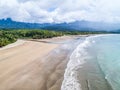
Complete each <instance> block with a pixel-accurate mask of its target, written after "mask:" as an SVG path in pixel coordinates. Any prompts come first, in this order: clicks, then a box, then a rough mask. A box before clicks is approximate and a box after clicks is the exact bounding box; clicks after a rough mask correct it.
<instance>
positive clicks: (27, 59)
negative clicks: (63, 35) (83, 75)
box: [0, 41, 67, 90]
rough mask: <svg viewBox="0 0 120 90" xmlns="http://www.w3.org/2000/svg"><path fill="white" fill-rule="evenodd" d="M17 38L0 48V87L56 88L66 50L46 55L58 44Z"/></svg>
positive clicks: (16, 89)
mask: <svg viewBox="0 0 120 90" xmlns="http://www.w3.org/2000/svg"><path fill="white" fill-rule="evenodd" d="M18 42H19V41H18ZM20 42H21V43H19V44H18V43H17V44H13V45H12V44H11V45H10V47H4V48H3V49H0V90H60V86H61V82H62V79H63V75H64V70H65V67H66V64H67V61H64V59H66V52H63V53H62V54H61V55H57V54H56V55H57V56H55V55H54V54H50V55H49V53H50V51H52V50H53V49H55V48H57V47H58V46H59V44H49V43H42V42H33V41H24V43H23V41H20ZM14 45H15V46H14ZM13 46H14V47H13ZM51 56H52V57H51ZM58 58H60V59H59V60H57V59H58Z"/></svg>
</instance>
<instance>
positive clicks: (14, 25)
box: [0, 18, 120, 31]
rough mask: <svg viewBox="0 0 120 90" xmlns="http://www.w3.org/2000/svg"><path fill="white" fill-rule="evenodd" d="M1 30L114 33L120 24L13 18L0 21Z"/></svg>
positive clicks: (119, 27)
mask: <svg viewBox="0 0 120 90" xmlns="http://www.w3.org/2000/svg"><path fill="white" fill-rule="evenodd" d="M0 29H47V30H77V31H112V30H117V31H118V30H119V29H120V24H116V23H114V24H110V23H109V24H108V23H100V22H89V21H75V22H71V23H60V24H55V23H43V24H39V23H25V22H17V21H13V20H12V19H11V18H7V19H1V20H0Z"/></svg>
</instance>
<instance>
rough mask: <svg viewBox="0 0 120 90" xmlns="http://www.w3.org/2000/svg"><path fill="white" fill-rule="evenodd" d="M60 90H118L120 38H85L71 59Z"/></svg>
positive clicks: (112, 36)
mask: <svg viewBox="0 0 120 90" xmlns="http://www.w3.org/2000/svg"><path fill="white" fill-rule="evenodd" d="M61 90H120V35H119V34H118V35H117V34H114V35H96V36H90V37H86V38H85V40H83V41H82V42H81V43H80V44H79V45H78V46H77V48H76V49H75V50H74V51H73V53H72V55H71V56H70V60H69V62H68V65H67V68H66V71H65V74H64V80H63V83H62V87H61Z"/></svg>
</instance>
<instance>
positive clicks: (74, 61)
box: [61, 37, 93, 90]
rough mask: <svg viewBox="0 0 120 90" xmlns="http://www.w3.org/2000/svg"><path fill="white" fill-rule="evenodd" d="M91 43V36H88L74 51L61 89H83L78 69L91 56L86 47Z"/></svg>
mask: <svg viewBox="0 0 120 90" xmlns="http://www.w3.org/2000/svg"><path fill="white" fill-rule="evenodd" d="M91 43H93V42H92V39H91V37H87V38H86V40H84V41H83V42H82V43H80V44H79V45H78V47H77V48H76V49H75V50H74V51H73V53H72V55H71V56H70V60H69V62H68V64H67V68H66V70H65V74H64V80H63V82H62V86H61V90H82V89H81V85H80V82H79V81H78V76H77V72H78V71H77V70H78V68H81V67H82V65H83V64H84V63H85V60H86V59H88V58H89V55H88V52H87V51H86V48H88V47H89V46H90V45H91Z"/></svg>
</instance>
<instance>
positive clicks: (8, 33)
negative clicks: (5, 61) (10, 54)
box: [0, 30, 101, 47]
mask: <svg viewBox="0 0 120 90" xmlns="http://www.w3.org/2000/svg"><path fill="white" fill-rule="evenodd" d="M97 33H98V34H100V33H101V32H78V31H48V30H0V47H2V46H5V45H8V44H10V43H13V42H15V41H16V40H17V39H26V38H29V39H42V38H52V37H57V36H63V35H79V34H97Z"/></svg>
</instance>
